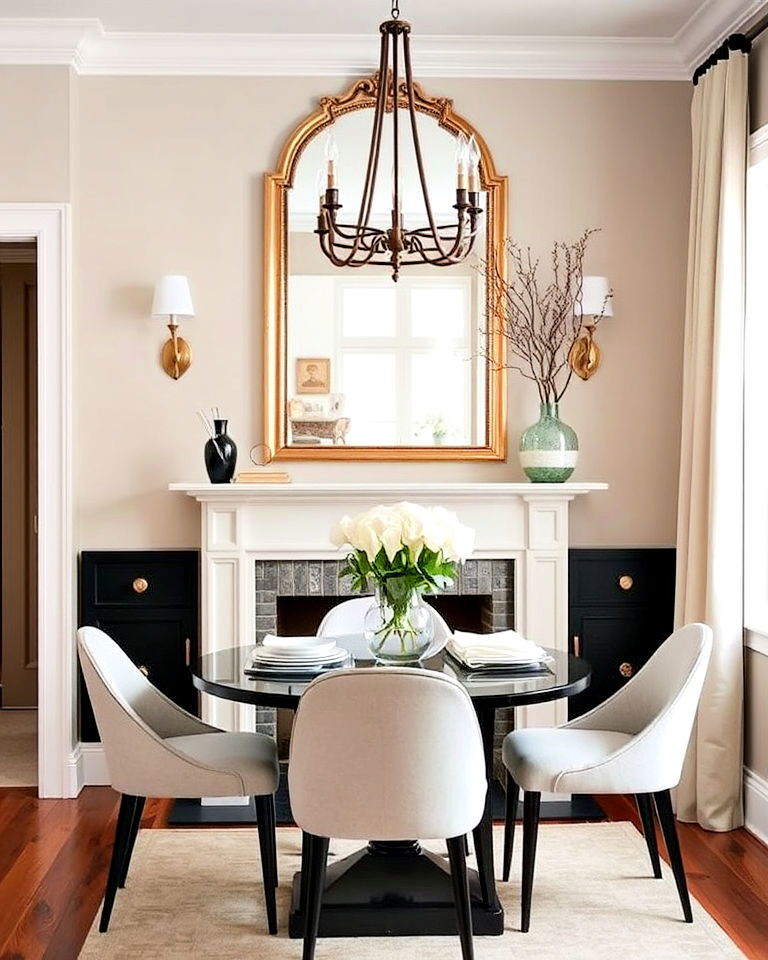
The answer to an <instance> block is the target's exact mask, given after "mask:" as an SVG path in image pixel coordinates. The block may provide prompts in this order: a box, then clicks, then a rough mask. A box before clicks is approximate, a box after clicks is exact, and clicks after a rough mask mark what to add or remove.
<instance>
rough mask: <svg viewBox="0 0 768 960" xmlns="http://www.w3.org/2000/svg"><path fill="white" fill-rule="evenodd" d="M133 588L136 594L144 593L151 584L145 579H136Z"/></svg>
mask: <svg viewBox="0 0 768 960" xmlns="http://www.w3.org/2000/svg"><path fill="white" fill-rule="evenodd" d="M131 586H132V587H133V592H134V593H144V591H145V590H146V589H147V587H148V586H149V582H148V581H147V580H145V579H144V577H136V579H135V580H134V581H133V583H132V584H131Z"/></svg>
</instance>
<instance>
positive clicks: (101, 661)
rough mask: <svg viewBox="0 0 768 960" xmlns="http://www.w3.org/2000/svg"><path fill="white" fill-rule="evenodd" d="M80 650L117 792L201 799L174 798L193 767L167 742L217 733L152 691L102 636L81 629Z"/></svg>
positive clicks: (178, 794) (139, 673)
mask: <svg viewBox="0 0 768 960" xmlns="http://www.w3.org/2000/svg"><path fill="white" fill-rule="evenodd" d="M77 648H78V654H79V657H80V666H81V667H82V670H83V676H84V677H85V685H86V687H87V688H88V695H89V697H90V699H91V706H92V707H93V712H94V715H95V717H96V725H97V726H98V728H99V735H100V736H101V742H102V745H103V747H104V754H105V756H106V761H107V769H108V770H109V776H110V782H111V784H112V786H113V787H114V788H115V789H116V790H120V791H121V792H122V793H132V794H135V795H137V796H198V795H199V794H185V793H175V792H174V790H176V789H177V787H178V785H179V783H180V782H182V781H183V780H184V773H185V767H188V766H189V763H190V761H189V759H188V758H184V757H183V755H181V754H180V753H179V752H178V751H177V750H175V749H174V748H172V747H171V746H169V745H168V743H167V742H165V741H164V738H166V737H175V736H184V735H186V734H194V733H199V732H201V731H203V730H216V728H215V727H208V726H207V725H206V724H203V723H201V722H200V721H199V720H197V719H196V718H195V717H192V716H191V715H190V714H188V713H187V712H186V711H185V710H182V709H181V707H179V706H177V705H176V704H175V703H173V702H172V701H171V700H169V699H168V698H167V697H166V696H165V695H164V694H162V693H161V692H160V691H159V690H157V689H156V688H155V687H153V686H152V684H151V683H150V682H149V680H147V678H146V677H145V676H144V674H143V673H142V672H141V671H140V670H139V669H138V667H136V666H135V665H134V664H133V663H132V661H131V660H130V658H129V657H128V656H126V654H125V653H124V652H123V651H122V650H121V649H120V647H119V646H118V645H117V644H116V643H115V641H114V640H113V639H112V638H111V637H109V636H107V634H106V633H104V632H103V631H102V630H99V629H97V628H96V627H81V628H80V629H79V630H78V631H77ZM197 770H198V772H200V773H201V777H200V779H201V780H202V779H204V777H203V776H202V774H203V773H204V770H205V768H204V767H203V766H202V765H201V764H199V763H198V764H197ZM219 779H220V777H219ZM211 789H213V781H211ZM234 792H235V791H234V790H233V795H234ZM204 795H206V796H207V794H204Z"/></svg>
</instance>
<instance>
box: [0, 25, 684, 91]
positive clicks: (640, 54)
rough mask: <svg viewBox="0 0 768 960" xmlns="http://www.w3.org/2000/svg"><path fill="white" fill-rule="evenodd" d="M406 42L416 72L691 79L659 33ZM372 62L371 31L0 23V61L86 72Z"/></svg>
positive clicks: (242, 71)
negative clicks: (120, 29) (150, 29)
mask: <svg viewBox="0 0 768 960" xmlns="http://www.w3.org/2000/svg"><path fill="white" fill-rule="evenodd" d="M413 47H414V55H415V57H416V58H417V60H418V67H419V71H418V72H419V76H420V77H489V78H531V79H568V80H682V79H687V78H688V70H687V65H686V63H685V62H684V61H683V59H682V58H681V56H680V53H679V51H678V49H677V47H676V46H675V44H674V43H673V42H672V41H671V40H664V39H661V40H660V39H655V38H637V39H627V38H617V37H607V38H602V37H480V36H472V37H458V36H455V37H454V36H450V37H449V36H423V35H422V36H419V35H416V36H415V37H414V39H413ZM377 62H378V37H377V35H376V34H370V35H356V34H322V35H320V34H233V33H219V34H204V33H128V32H125V33H107V32H106V31H104V29H103V28H102V25H101V22H100V21H99V20H95V19H88V20H85V19H83V20H61V19H15V18H14V19H0V65H11V64H27V65H30V64H61V65H68V66H72V67H73V68H74V69H75V70H76V71H77V72H78V73H80V74H83V75H96V76H98V75H117V76H153V75H154V76H158V75H169V76H170V75H187V76H357V75H360V74H364V73H370V72H371V71H372V70H374V69H375V68H376V65H377Z"/></svg>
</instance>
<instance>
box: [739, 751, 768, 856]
mask: <svg viewBox="0 0 768 960" xmlns="http://www.w3.org/2000/svg"><path fill="white" fill-rule="evenodd" d="M744 821H745V822H744V826H745V827H746V828H747V830H749V832H750V833H754V835H755V836H756V837H757V838H758V839H759V840H762V842H763V843H765V844H766V845H768V780H766V779H765V777H761V776H759V775H758V774H756V773H755V772H754V770H750V769H749V767H744Z"/></svg>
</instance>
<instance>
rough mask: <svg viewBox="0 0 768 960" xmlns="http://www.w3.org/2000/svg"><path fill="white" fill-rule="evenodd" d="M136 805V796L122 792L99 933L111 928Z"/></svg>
mask: <svg viewBox="0 0 768 960" xmlns="http://www.w3.org/2000/svg"><path fill="white" fill-rule="evenodd" d="M135 806H136V797H133V796H130V795H129V794H125V793H124V794H122V796H121V797H120V812H119V813H118V815H117V826H116V827H115V842H114V846H113V847H112V859H111V860H110V862H109V874H108V875H107V888H106V890H105V892H104V907H103V909H102V911H101V920H100V921H99V933H106V932H107V930H108V929H109V918H110V917H111V916H112V907H113V906H114V905H115V894H116V893H117V885H118V883H119V881H120V875H121V873H122V870H123V862H124V860H125V854H126V850H127V849H128V843H129V841H130V836H131V825H132V824H133V811H134V809H135Z"/></svg>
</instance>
